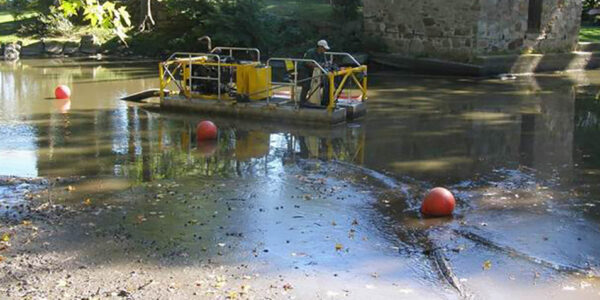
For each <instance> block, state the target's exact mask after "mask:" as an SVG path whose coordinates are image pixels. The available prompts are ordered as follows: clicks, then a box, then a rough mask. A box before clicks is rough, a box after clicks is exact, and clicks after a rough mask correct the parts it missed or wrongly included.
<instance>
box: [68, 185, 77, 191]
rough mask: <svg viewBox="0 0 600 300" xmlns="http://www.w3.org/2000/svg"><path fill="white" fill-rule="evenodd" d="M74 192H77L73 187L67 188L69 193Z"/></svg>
mask: <svg viewBox="0 0 600 300" xmlns="http://www.w3.org/2000/svg"><path fill="white" fill-rule="evenodd" d="M74 190H75V188H74V187H73V186H70V185H69V186H68V187H67V191H69V192H72V191H74Z"/></svg>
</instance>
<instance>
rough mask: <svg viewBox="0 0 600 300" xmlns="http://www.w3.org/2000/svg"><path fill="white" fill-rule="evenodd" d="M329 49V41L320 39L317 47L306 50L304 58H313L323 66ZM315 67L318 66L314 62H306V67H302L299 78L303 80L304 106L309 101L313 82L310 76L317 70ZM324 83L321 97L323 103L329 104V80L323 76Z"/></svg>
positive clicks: (302, 97)
mask: <svg viewBox="0 0 600 300" xmlns="http://www.w3.org/2000/svg"><path fill="white" fill-rule="evenodd" d="M329 49H330V48H329V45H328V44H327V41H326V40H320V41H318V42H317V47H316V48H311V49H309V50H308V51H306V53H304V59H312V60H314V61H316V62H317V63H318V64H320V65H321V66H323V65H325V63H326V62H327V58H326V57H325V52H327V50H329ZM315 68H317V66H316V65H315V64H314V63H312V62H306V63H305V64H304V68H302V72H300V78H299V79H300V80H303V81H302V83H301V86H302V92H301V93H300V105H302V106H304V105H306V103H307V101H308V96H309V95H308V92H309V91H310V88H311V82H312V80H309V79H308V78H311V77H313V72H314V71H315ZM322 85H323V98H322V99H321V105H322V106H327V104H328V103H327V102H328V95H329V81H328V80H326V78H323V80H322Z"/></svg>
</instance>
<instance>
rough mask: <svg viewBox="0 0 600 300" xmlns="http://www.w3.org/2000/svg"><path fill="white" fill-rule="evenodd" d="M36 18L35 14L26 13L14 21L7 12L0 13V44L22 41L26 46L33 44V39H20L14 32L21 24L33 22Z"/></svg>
mask: <svg viewBox="0 0 600 300" xmlns="http://www.w3.org/2000/svg"><path fill="white" fill-rule="evenodd" d="M36 16H37V14H36V13H33V12H27V13H24V14H21V15H20V16H19V18H18V19H15V17H14V16H13V15H12V14H11V13H9V12H5V11H3V12H0V43H12V42H16V41H22V42H23V44H24V45H28V44H31V43H33V42H35V39H34V38H33V37H20V36H18V35H17V34H16V32H17V30H18V29H19V27H20V26H21V24H23V23H25V22H29V21H31V20H33V18H35V17H36Z"/></svg>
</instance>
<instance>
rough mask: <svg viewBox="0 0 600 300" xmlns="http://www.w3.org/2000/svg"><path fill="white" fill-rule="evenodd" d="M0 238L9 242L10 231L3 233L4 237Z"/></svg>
mask: <svg viewBox="0 0 600 300" xmlns="http://www.w3.org/2000/svg"><path fill="white" fill-rule="evenodd" d="M0 240H2V241H3V242H9V241H10V234H8V233H4V234H2V239H0Z"/></svg>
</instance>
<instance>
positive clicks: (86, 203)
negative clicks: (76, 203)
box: [83, 198, 92, 206]
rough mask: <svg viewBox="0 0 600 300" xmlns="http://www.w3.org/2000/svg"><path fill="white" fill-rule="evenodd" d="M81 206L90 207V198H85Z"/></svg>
mask: <svg viewBox="0 0 600 300" xmlns="http://www.w3.org/2000/svg"><path fill="white" fill-rule="evenodd" d="M83 204H85V205H87V206H90V205H92V200H91V199H90V198H87V199H85V200H84V201H83Z"/></svg>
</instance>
